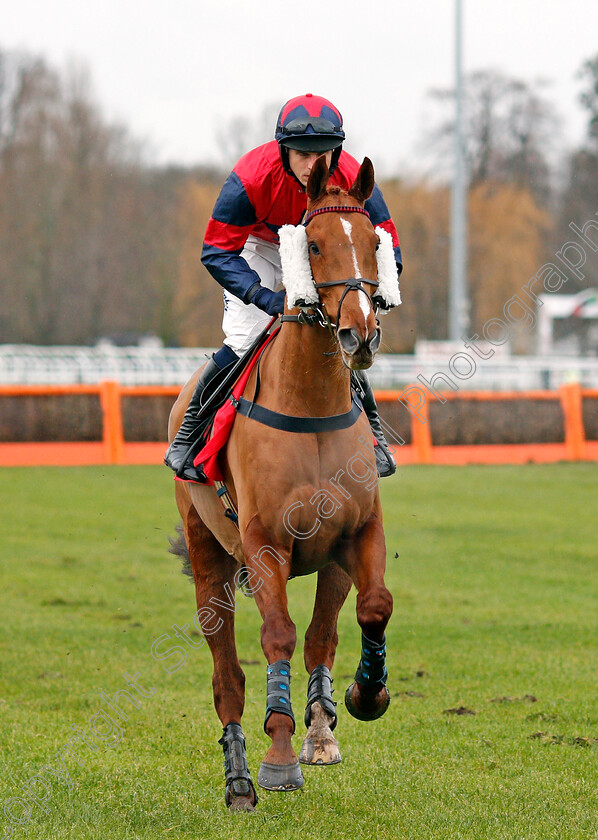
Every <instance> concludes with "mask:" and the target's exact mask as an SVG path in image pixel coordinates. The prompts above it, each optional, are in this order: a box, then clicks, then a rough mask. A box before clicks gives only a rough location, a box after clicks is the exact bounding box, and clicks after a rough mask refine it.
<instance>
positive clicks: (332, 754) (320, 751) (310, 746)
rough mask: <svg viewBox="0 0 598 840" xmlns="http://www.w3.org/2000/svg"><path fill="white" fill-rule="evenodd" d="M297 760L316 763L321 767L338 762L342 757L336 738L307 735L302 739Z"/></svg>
mask: <svg viewBox="0 0 598 840" xmlns="http://www.w3.org/2000/svg"><path fill="white" fill-rule="evenodd" d="M299 761H300V762H301V764H316V765H319V766H322V767H323V766H324V765H328V764H340V762H341V761H342V759H341V754H340V751H339V748H338V741H337V740H336V738H310V737H309V735H308V736H307V737H306V738H305V739H304V740H303V745H302V747H301V753H300V754H299Z"/></svg>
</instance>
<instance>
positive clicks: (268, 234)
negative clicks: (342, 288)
mask: <svg viewBox="0 0 598 840" xmlns="http://www.w3.org/2000/svg"><path fill="white" fill-rule="evenodd" d="M358 171H359V163H358V162H357V161H356V160H355V158H353V157H351V155H349V154H348V153H347V152H345V151H342V152H341V155H340V158H339V163H338V167H337V168H336V169H335V171H334V172H333V173H332V175H331V176H330V181H329V183H330V184H331V185H336V186H340V187H342V189H345V190H348V189H349V188H350V187H351V185H352V184H353V182H354V181H355V178H356V177H357V173H358ZM306 208H307V196H306V194H305V190H304V189H303V187H301V186H300V184H299V182H298V181H297V180H296V179H295V178H294V177H293V176H292V175H290V174H289V173H288V172H285V170H284V168H283V165H282V161H281V159H280V150H279V148H278V143H277V142H276V141H275V140H272V141H271V142H270V143H266V144H265V145H263V146H258V147H257V148H256V149H253V150H252V151H251V152H248V153H247V154H246V155H244V156H243V157H242V158H241V159H240V160H239V162H238V163H237V165H236V166H235V168H234V169H233V171H232V172H231V174H230V175H229V176H228V178H227V180H226V181H225V183H224V186H223V187H222V190H221V192H220V195H219V196H218V199H217V201H216V204H215V206H214V210H213V211H212V218H211V219H210V221H209V223H208V226H207V229H206V235H205V239H204V245H203V252H202V257H201V260H202V262H203V264H204V265H205V266H206V268H207V269H208V271H209V272H210V273H211V274H212V276H213V277H214V278H215V279H216V280H217V281H218V282H219V283H220V285H221V286H223V287H224V288H225V289H226V290H227V291H228V292H230V293H231V294H233V295H235V296H236V297H238V298H240V299H241V300H242V301H244V302H245V303H247V302H248V301H247V299H246V295H247V293H248V292H249V290H250V289H251V288H253V286H254V285H255V284H256V283H259V282H260V278H259V276H258V275H257V273H256V272H255V271H253V270H252V269H251V268H250V267H249V265H248V263H247V262H246V261H245V260H244V259H243V258H242V257H241V256H240V254H241V251H242V250H243V247H244V245H245V243H246V242H247V237H248V236H249V235H250V234H251V235H253V236H256V237H257V238H258V239H263V240H265V241H266V242H273V243H278V230H279V228H280V227H282V225H288V224H292V225H298V224H300V223H301V220H302V218H303V214H304V213H305V210H306ZM365 208H366V210H367V211H368V212H369V214H370V219H371V222H372V224H373V225H374V227H376V226H377V225H380V227H382V228H384V229H385V230H387V231H388V232H389V233H390V234H391V235H392V241H393V245H394V250H395V259H396V261H397V265H398V267H399V273H400V271H401V268H402V258H401V248H400V245H399V239H398V236H397V231H396V228H395V226H394V223H393V221H392V219H391V218H390V213H389V210H388V207H387V206H386V202H385V201H384V198H383V197H382V193H381V192H380V189H379V188H378V186H375V187H374V192H373V193H372V196H371V198H369V199H368V200H367V201H366V203H365Z"/></svg>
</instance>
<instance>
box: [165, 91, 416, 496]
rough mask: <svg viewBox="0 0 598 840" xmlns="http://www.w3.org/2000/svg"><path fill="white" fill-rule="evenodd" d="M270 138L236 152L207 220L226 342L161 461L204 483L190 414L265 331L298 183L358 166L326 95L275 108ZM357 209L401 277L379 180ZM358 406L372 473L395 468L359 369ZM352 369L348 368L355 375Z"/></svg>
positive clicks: (345, 180)
mask: <svg viewBox="0 0 598 840" xmlns="http://www.w3.org/2000/svg"><path fill="white" fill-rule="evenodd" d="M275 138H276V139H275V140H272V141H270V142H269V143H266V144H264V145H263V146H258V148H256V149H253V150H252V151H250V152H248V153H247V154H246V155H244V156H243V157H242V158H241V159H240V160H239V162H238V163H237V164H236V166H235V167H234V169H233V171H232V172H231V174H230V175H229V176H228V178H227V180H226V181H225V183H224V186H223V187H222V190H221V192H220V195H219V197H218V199H217V201H216V204H215V206H214V210H213V212H212V218H211V219H210V221H209V223H208V226H207V229H206V235H205V239H204V246H203V252H202V258H201V259H202V262H203V264H204V265H205V266H206V268H207V269H208V271H209V272H210V273H211V274H212V276H213V277H214V278H215V279H216V280H217V281H218V283H220V285H221V286H222V287H223V289H224V292H223V294H224V317H223V321H222V328H223V331H224V333H225V335H226V338H225V340H224V345H223V346H222V347H221V348H220V350H218V351H217V352H216V353H214V354H213V356H212V358H211V359H209V360H208V362H207V364H206V366H205V367H204V369H203V370H202V372H201V374H200V376H199V379H198V381H197V385H196V388H195V392H194V394H193V396H192V398H191V401H190V403H189V407H188V408H187V411H186V413H185V417H184V419H183V422H182V425H181V428H180V429H179V431H178V432H177V435H176V437H175V439H174V440H173V442H172V443H171V444H170V447H169V448H168V451H167V453H166V456H165V458H164V462H165V463H166V465H167V466H169V467H170V468H171V469H173V470H174V471H175V472H176V473H177V476H178V477H179V478H182V479H185V480H189V481H199V482H204V481H205V476H204V475H203V474H202V472H201V470H198V468H197V467H194V466H193V459H192V457H191V456H190V455H189V450H190V447H191V445H192V443H193V442H194V441H195V440H197V438H198V437H199V435H200V434H201V432H202V431H203V428H204V424H203V422H202V421H198V420H197V412H198V411H199V409H200V407H201V405H202V394H203V391H204V389H205V387H206V385H207V384H208V383H209V382H210V381H211V380H212V379H213V378H214V377H215V376H216V374H217V373H219V372H220V371H222V370H224V369H225V368H227V367H229V366H231V365H232V364H234V363H235V362H236V361H237V359H238V358H239V357H240V356H241V355H242V354H243V352H244V351H245V350H246V349H247V348H248V347H249V346H251V344H252V343H253V341H254V339H255V337H256V336H257V335H258V334H259V333H260V332H261V331H263V330H264V329H265V327H266V326H267V324H268V322H269V320H270V319H271V317H272V316H274V315H278V314H281V313H282V312H283V311H284V300H285V292H284V290H282V291H278V290H277V289H278V288H279V286H280V282H281V276H282V273H281V267H280V254H279V246H278V229H279V228H280V227H281V226H282V225H285V224H293V225H298V224H300V223H301V220H302V218H303V215H304V213H305V210H306V207H307V196H306V192H305V188H306V186H307V181H308V179H309V175H310V172H311V169H312V166H313V164H314V163H315V161H316V159H317V158H318V157H319V156H321V155H322V154H324V155H325V156H326V161H327V163H328V166H329V169H330V181H329V183H330V184H335V185H338V186H340V187H342V188H343V189H347V190H348V189H349V188H350V186H351V185H352V183H353V181H354V180H355V178H356V176H357V172H358V170H359V164H358V163H357V161H356V160H355V158H353V157H351V156H350V155H349V154H347V152H345V151H343V149H342V143H343V140H344V139H345V132H344V131H343V119H342V116H341V114H340V112H339V111H338V109H337V108H336V107H335V106H334V105H333V104H332V103H331V102H329V101H328V100H327V99H324V98H322V97H320V96H315V95H313V94H311V93H308V94H305V95H304V96H297V97H295V98H294V99H290V100H289V101H288V102H287V103H286V104H285V105H284V106H283V108H282V110H281V112H280V115H279V117H278V121H277V125H276V134H275ZM365 207H366V209H367V211H368V212H369V214H370V219H371V221H372V224H373V225H374V226H376V225H380V226H381V227H383V228H385V229H386V230H387V231H389V233H390V234H391V235H392V238H393V245H394V251H395V259H396V262H397V267H398V270H399V273H400V272H401V269H402V260H401V250H400V247H399V240H398V237H397V232H396V229H395V226H394V224H393V222H392V220H391V219H390V214H389V211H388V208H387V206H386V203H385V201H384V199H383V197H382V193H381V192H380V189H379V188H378V186H375V187H374V192H373V193H372V195H371V197H370V198H369V199H368V201H366V203H365ZM355 373H357V378H358V380H359V386H360V390H361V392H362V402H363V407H364V409H365V412H366V414H367V416H368V419H369V421H370V425H371V427H372V432H373V434H374V436H375V438H376V440H377V442H378V444H379V445H378V446H376V447H374V451H375V453H376V465H377V468H378V474H379V475H380V476H387V475H392V474H393V473H394V472H395V470H396V464H395V462H394V459H393V457H392V455H391V453H390V451H389V449H388V444H387V442H386V439H385V437H384V432H383V430H382V425H381V422H380V417H379V415H378V410H377V407H376V401H375V399H374V394H373V392H372V387H371V385H370V383H369V381H368V378H367V375H366V373H365V371H358V372H355ZM353 375H354V374H353Z"/></svg>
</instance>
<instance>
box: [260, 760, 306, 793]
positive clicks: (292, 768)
mask: <svg viewBox="0 0 598 840" xmlns="http://www.w3.org/2000/svg"><path fill="white" fill-rule="evenodd" d="M257 783H258V785H259V786H260V787H263V788H265V789H266V790H299V788H300V787H303V773H302V772H301V768H300V767H299V762H298V761H296V762H295V763H294V764H269V763H268V762H267V761H262V765H261V767H260V771H259V773H258V774H257Z"/></svg>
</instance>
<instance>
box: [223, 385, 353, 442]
mask: <svg viewBox="0 0 598 840" xmlns="http://www.w3.org/2000/svg"><path fill="white" fill-rule="evenodd" d="M230 399H231V402H232V404H233V405H234V407H235V408H236V410H237V411H238V413H239V414H242V415H243V416H244V417H249V418H250V419H251V420H256V421H257V422H258V423H262V425H264V426H270V427H271V428H273V429H280V430H281V431H283V432H298V433H299V434H309V433H312V434H313V433H317V432H336V431H338V430H339V429H349V428H350V427H351V426H353V425H355V423H356V422H357V420H358V418H359V415H360V414H361V412H362V411H363V408H362V405H361V403H360V402H359V399H358V398H357V397H356V396H355V394H352V395H351V403H352V405H351V409H350V410H349V411H346V412H345V413H344V414H331V415H329V416H328V417H295V416H293V415H290V414H280V413H279V412H278V411H272V410H271V409H269V408H264V407H263V406H261V405H256V403H255V402H251V401H250V400H246V399H245V397H239V399H235V398H234V397H231V398H230Z"/></svg>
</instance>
